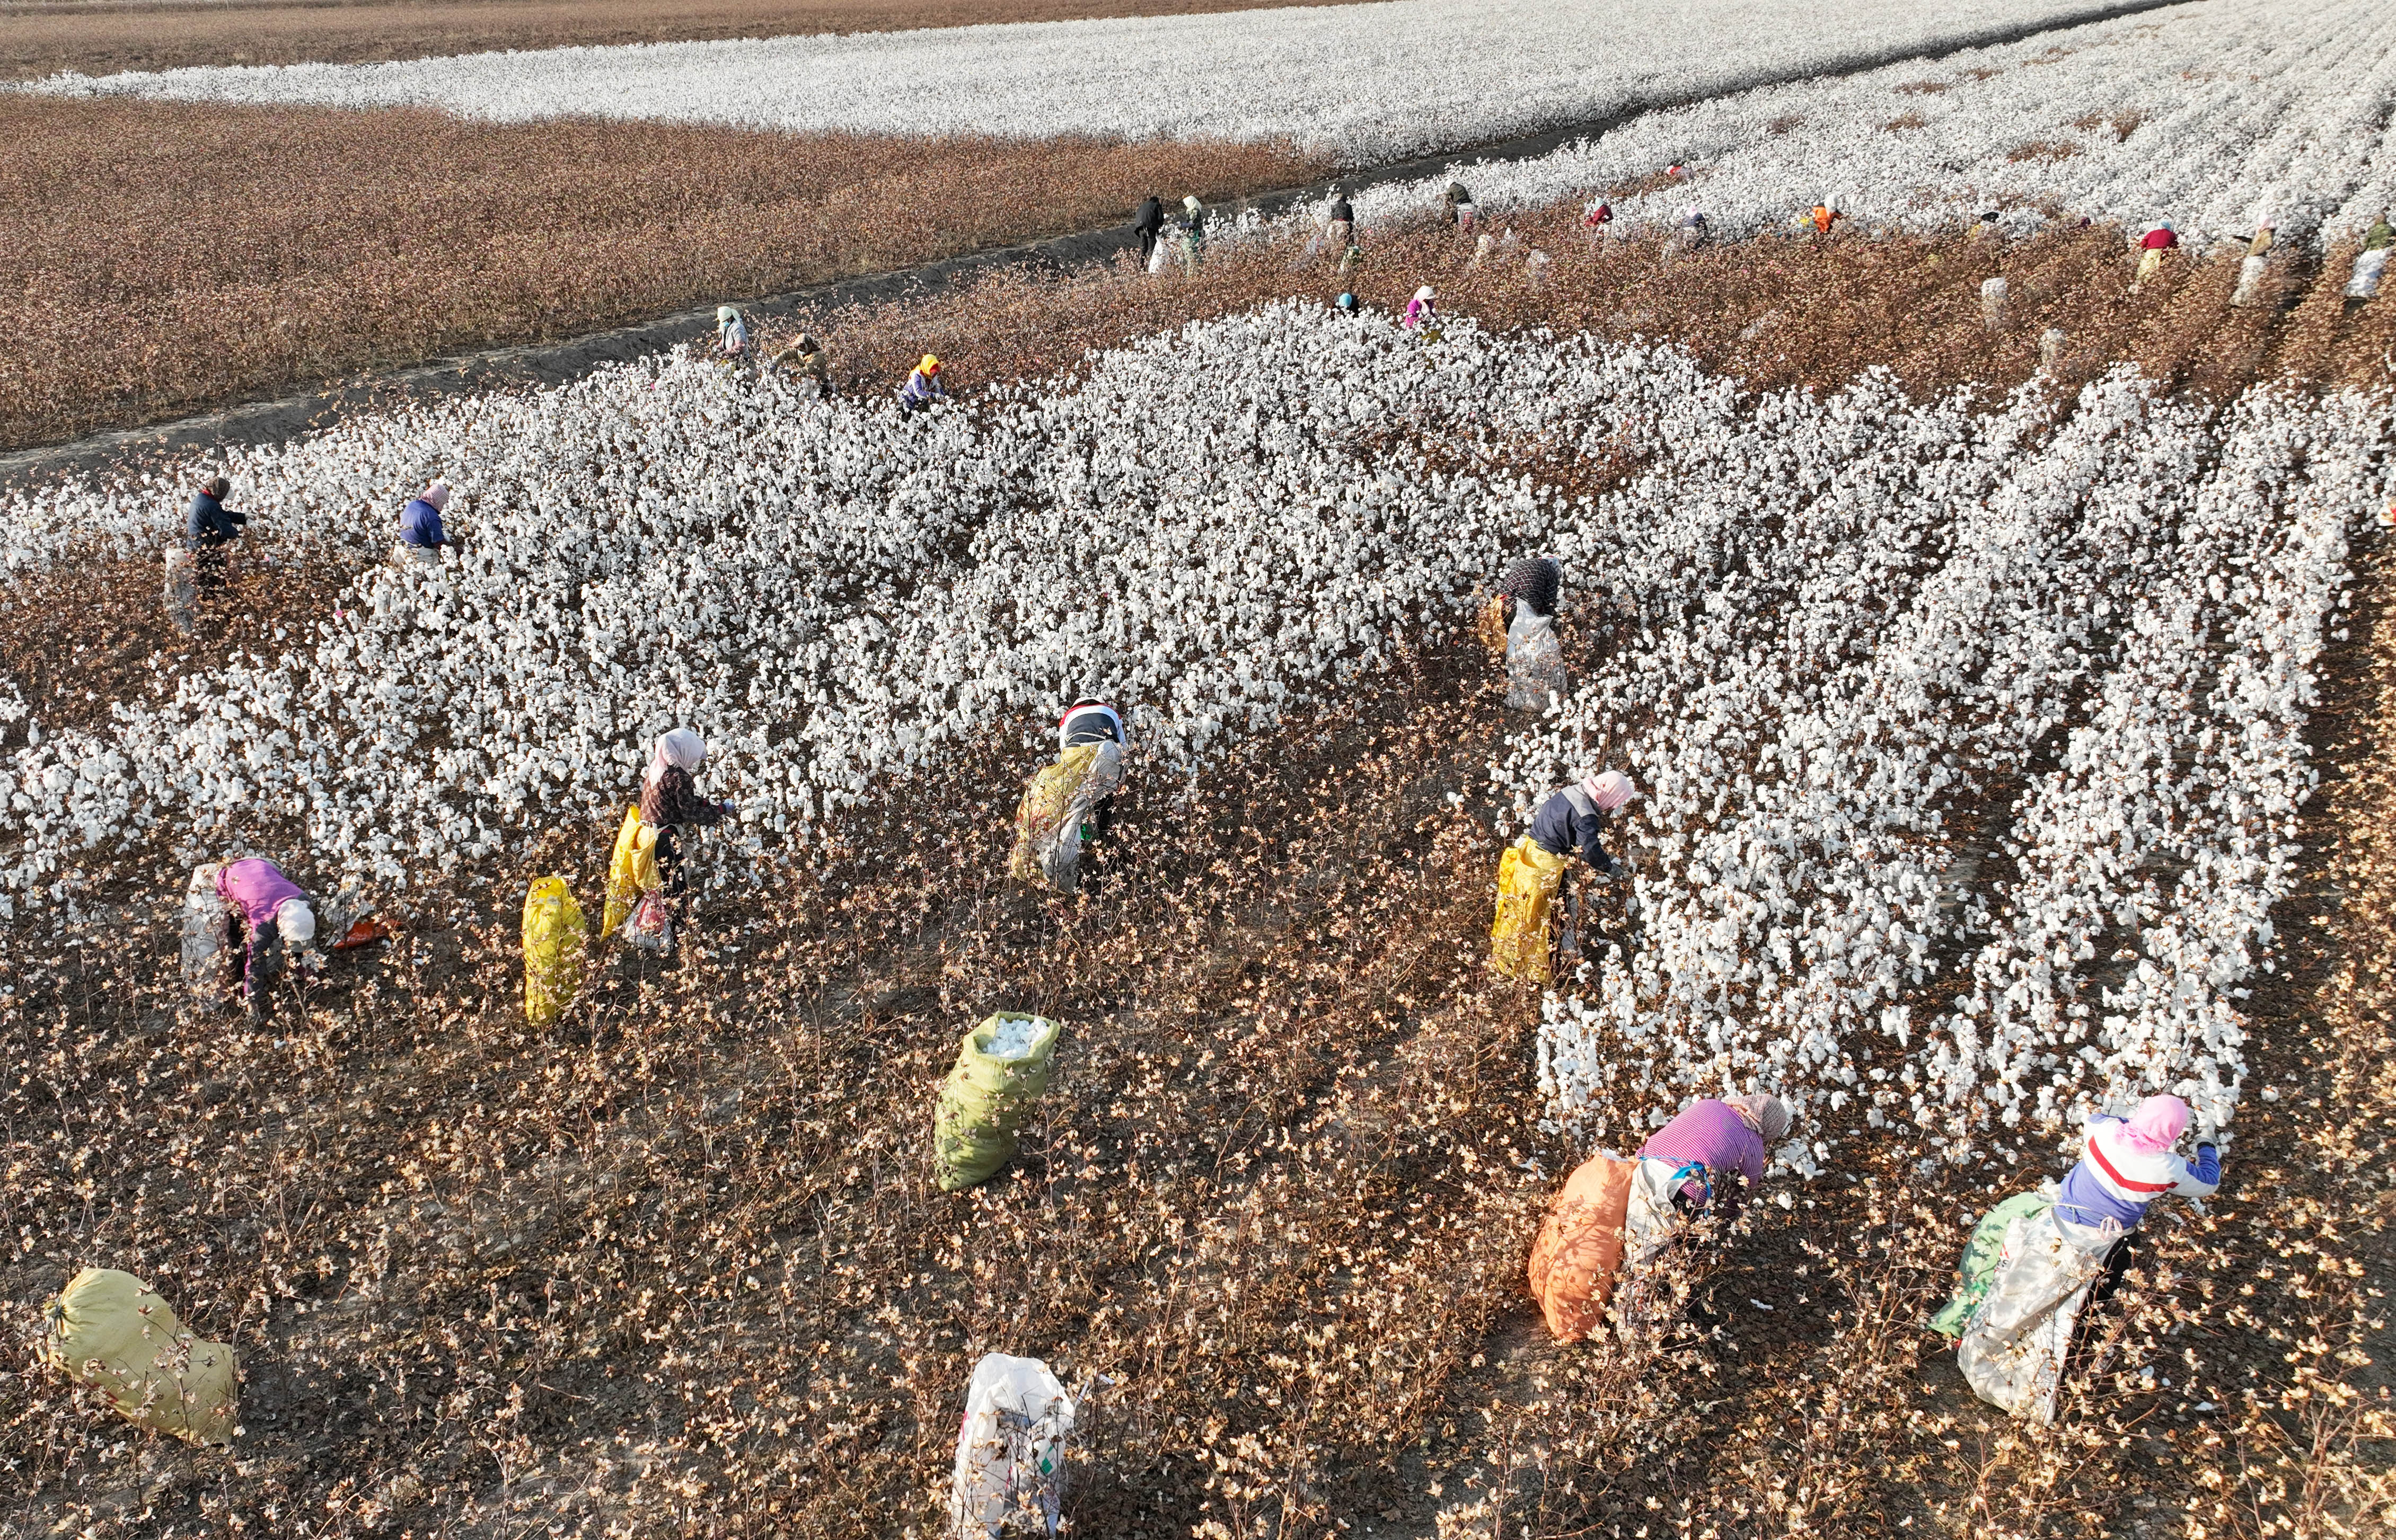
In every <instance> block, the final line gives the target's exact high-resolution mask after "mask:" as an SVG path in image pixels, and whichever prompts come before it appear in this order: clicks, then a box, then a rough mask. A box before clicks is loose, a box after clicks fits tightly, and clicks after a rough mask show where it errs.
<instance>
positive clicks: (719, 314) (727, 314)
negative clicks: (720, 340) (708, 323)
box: [715, 305, 740, 326]
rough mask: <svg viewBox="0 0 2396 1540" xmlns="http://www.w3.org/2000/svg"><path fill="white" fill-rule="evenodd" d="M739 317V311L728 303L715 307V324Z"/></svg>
mask: <svg viewBox="0 0 2396 1540" xmlns="http://www.w3.org/2000/svg"><path fill="white" fill-rule="evenodd" d="M739 319H740V312H739V310H737V309H735V308H734V307H732V306H730V305H718V306H716V307H715V324H716V325H719V326H721V325H726V324H728V323H730V322H734V321H738V320H739Z"/></svg>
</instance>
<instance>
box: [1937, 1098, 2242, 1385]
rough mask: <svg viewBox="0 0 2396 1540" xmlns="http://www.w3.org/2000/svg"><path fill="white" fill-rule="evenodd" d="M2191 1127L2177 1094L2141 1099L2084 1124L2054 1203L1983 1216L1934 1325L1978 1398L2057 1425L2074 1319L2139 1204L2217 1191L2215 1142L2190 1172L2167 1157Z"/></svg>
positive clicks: (2020, 1198) (2025, 1203)
mask: <svg viewBox="0 0 2396 1540" xmlns="http://www.w3.org/2000/svg"><path fill="white" fill-rule="evenodd" d="M2188 1122H2189V1110H2188V1103H2186V1102H2184V1101H2182V1100H2180V1099H2179V1098H2178V1097H2177V1096H2149V1097H2148V1098H2147V1099H2146V1100H2144V1101H2142V1102H2140V1103H2139V1104H2138V1106H2137V1109H2136V1111H2134V1112H2132V1113H2131V1114H2130V1116H2129V1117H2128V1118H2127V1119H2126V1120H2124V1119H2121V1118H2092V1119H2090V1120H2089V1122H2088V1135H2087V1139H2086V1141H2085V1143H2084V1144H2083V1146H2082V1152H2081V1157H2080V1161H2079V1163H2078V1164H2076V1165H2074V1166H2073V1167H2072V1168H2071V1170H2070V1172H2068V1173H2066V1174H2065V1175H2064V1178H2063V1182H2062V1184H2061V1186H2060V1187H2059V1188H2056V1189H2055V1192H2054V1196H2053V1197H2052V1198H2049V1197H2048V1196H2047V1194H2046V1192H2045V1191H2044V1190H2043V1189H2042V1190H2041V1191H2038V1192H2025V1193H2019V1194H2017V1195H2016V1196H2014V1197H2011V1198H2008V1199H2006V1200H2005V1201H2003V1202H2002V1203H1999V1204H1998V1205H1997V1206H1996V1207H1995V1208H1993V1209H1991V1210H1990V1211H1989V1212H1988V1213H1987V1214H1985V1215H1981V1217H1980V1221H1979V1223H1978V1224H1977V1226H1976V1227H1975V1228H1974V1229H1973V1232H1972V1238H1971V1241H1969V1242H1968V1243H1967V1244H1966V1245H1965V1247H1964V1249H1963V1264H1962V1266H1961V1267H1960V1268H1958V1269H1957V1270H1958V1274H1959V1277H1958V1281H1957V1285H1956V1290H1955V1294H1954V1297H1953V1298H1951V1299H1950V1300H1949V1301H1948V1303H1947V1307H1946V1308H1944V1309H1942V1310H1940V1311H1939V1312H1938V1314H1937V1315H1936V1316H1934V1317H1932V1318H1931V1321H1930V1325H1931V1328H1932V1329H1933V1330H1935V1331H1937V1332H1941V1333H1943V1334H1946V1335H1948V1336H1951V1337H1955V1338H1957V1339H1958V1341H1957V1343H1956V1351H1955V1361H1956V1366H1957V1367H1958V1368H1960V1369H1962V1370H1963V1377H1964V1379H1965V1380H1967V1381H1968V1382H1970V1384H1971V1387H1972V1389H1973V1391H1974V1393H1975V1394H1977V1395H1978V1396H1979V1398H1980V1399H1981V1400H1982V1401H1987V1402H1989V1403H1990V1405H1992V1406H2000V1407H2003V1408H2004V1409H2005V1410H2006V1411H2007V1412H2010V1413H2012V1414H2015V1415H2017V1416H2021V1417H2027V1418H2029V1419H2030V1421H2032V1422H2035V1423H2040V1424H2044V1423H2047V1422H2049V1421H2051V1420H2052V1419H2053V1417H2054V1414H2055V1403H2056V1396H2057V1390H2058V1389H2059V1388H2060V1387H2061V1383H2062V1377H2063V1368H2064V1361H2065V1355H2066V1351H2067V1349H2068V1348H2069V1347H2070V1343H2071V1338H2072V1332H2073V1328H2074V1327H2075V1325H2076V1324H2077V1323H2078V1321H2079V1319H2080V1313H2081V1311H2082V1310H2083V1308H2085V1307H2086V1306H2087V1304H2088V1303H2089V1302H2090V1301H2091V1299H2092V1298H2094V1299H2102V1298H2103V1297H2104V1294H2105V1292H2109V1291H2110V1288H2111V1286H2112V1283H2113V1281H2116V1280H2118V1279H2119V1278H2120V1277H2121V1274H2122V1272H2123V1269H2125V1268H2127V1267H2128V1266H2129V1264H2130V1260H2131V1255H2132V1253H2131V1245H2130V1239H2129V1238H2130V1235H2131V1233H2132V1232H2133V1231H2135V1230H2136V1228H2138V1224H2139V1222H2140V1221H2141V1220H2143V1219H2144V1218H2145V1217H2146V1214H2147V1205H2148V1204H2149V1203H2151V1202H2153V1201H2155V1200H2156V1199H2158V1198H2160V1197H2162V1196H2163V1194H2165V1193H2177V1194H2179V1195H2180V1196H2181V1197H2184V1198H2203V1197H2207V1196H2210V1195H2211V1194H2212V1193H2213V1191H2214V1190H2215V1189H2216V1188H2217V1187H2218V1186H2219V1185H2220V1182H2221V1160H2220V1157H2219V1156H2218V1155H2217V1154H2216V1152H2215V1149H2214V1147H2213V1146H2212V1145H2210V1144H2206V1143H2200V1144H2199V1145H2198V1146H2197V1147H2196V1163H2195V1164H2194V1165H2193V1166H2191V1165H2190V1164H2189V1162H2186V1161H2184V1160H2182V1159H2180V1157H2179V1156H2177V1155H2176V1154H2174V1153H2173V1152H2172V1147H2173V1146H2174V1145H2175V1144H2176V1143H2178V1142H2179V1138H2180V1136H2181V1135H2183V1134H2185V1133H2187V1132H2188Z"/></svg>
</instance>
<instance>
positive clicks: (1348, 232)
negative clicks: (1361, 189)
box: [1324, 187, 1356, 255]
mask: <svg viewBox="0 0 2396 1540" xmlns="http://www.w3.org/2000/svg"><path fill="white" fill-rule="evenodd" d="M1330 212H1331V219H1330V220H1329V223H1328V226H1327V228H1326V229H1325V230H1324V234H1326V235H1328V236H1330V238H1331V249H1332V250H1334V251H1337V252H1339V253H1341V254H1342V255H1345V254H1346V252H1347V250H1348V248H1349V247H1350V246H1354V245H1355V244H1356V208H1355V206H1354V205H1352V204H1351V203H1350V202H1349V201H1348V192H1347V189H1345V188H1340V187H1335V188H1333V189H1332V190H1331V210H1330Z"/></svg>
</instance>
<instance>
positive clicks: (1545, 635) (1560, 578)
mask: <svg viewBox="0 0 2396 1540" xmlns="http://www.w3.org/2000/svg"><path fill="white" fill-rule="evenodd" d="M1563 591H1564V567H1563V566H1562V565H1561V564H1559V563H1557V562H1556V561H1555V560H1554V559H1553V558H1552V557H1546V556H1542V557H1537V558H1534V559H1530V560H1525V561H1520V562H1516V563H1515V564H1513V565H1511V566H1510V567H1508V568H1507V569H1506V577H1505V580H1504V581H1503V582H1501V583H1500V584H1499V585H1498V595H1497V597H1496V598H1494V599H1492V600H1491V601H1490V602H1489V608H1488V610H1487V611H1486V612H1485V613H1484V615H1483V617H1482V619H1481V627H1480V631H1481V638H1482V641H1483V642H1484V644H1486V645H1487V646H1488V647H1489V649H1490V651H1492V652H1494V653H1497V654H1498V655H1499V656H1500V657H1503V658H1504V660H1505V663H1506V704H1507V705H1509V706H1512V707H1516V708H1519V709H1521V710H1532V711H1540V710H1547V708H1548V707H1549V705H1550V704H1551V703H1552V700H1553V698H1554V697H1559V696H1561V695H1563V694H1564V647H1563V644H1561V643H1559V642H1558V641H1557V639H1556V599H1557V597H1558V595H1560V594H1561V593H1562V592H1563Z"/></svg>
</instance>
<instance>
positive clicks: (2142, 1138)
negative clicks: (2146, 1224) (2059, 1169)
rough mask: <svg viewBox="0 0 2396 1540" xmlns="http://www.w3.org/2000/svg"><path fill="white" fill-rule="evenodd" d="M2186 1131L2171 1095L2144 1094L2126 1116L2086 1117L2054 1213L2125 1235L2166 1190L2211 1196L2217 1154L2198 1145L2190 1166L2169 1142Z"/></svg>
mask: <svg viewBox="0 0 2396 1540" xmlns="http://www.w3.org/2000/svg"><path fill="white" fill-rule="evenodd" d="M2187 1132H2188V1103H2186V1102H2184V1101H2182V1100H2180V1099H2179V1098H2178V1097H2177V1096H2149V1097H2148V1098H2147V1099H2146V1100H2145V1101H2142V1102H2140V1103H2139V1104H2138V1108H2137V1110H2136V1111H2135V1112H2132V1113H2131V1114H2130V1115H2129V1117H2128V1118H2126V1119H2123V1118H2092V1119H2090V1120H2089V1122H2088V1137H2087V1141H2086V1143H2084V1144H2083V1146H2082V1147H2081V1154H2080V1163H2079V1164H2078V1165H2075V1166H2073V1167H2072V1168H2071V1170H2070V1172H2069V1173H2067V1174H2066V1175H2065V1176H2064V1178H2063V1186H2062V1188H2061V1190H2059V1191H2058V1192H2057V1194H2056V1198H2055V1216H2056V1217H2057V1219H2060V1220H2063V1221H2065V1222H2066V1223H2068V1224H2074V1225H2086V1226H2089V1227H2090V1228H2102V1227H2103V1226H2104V1225H2105V1224H2106V1222H2107V1221H2108V1220H2110V1221H2111V1222H2112V1223H2113V1224H2115V1225H2118V1226H2120V1227H2121V1228H2122V1229H2123V1232H2125V1233H2126V1232H2128V1231H2130V1230H2134V1229H2136V1228H2138V1221H2139V1220H2141V1219H2143V1218H2145V1217H2146V1214H2147V1205H2148V1204H2149V1203H2151V1202H2153V1201H2155V1200H2156V1199H2158V1198H2160V1197H2162V1196H2163V1194H2164V1193H2166V1192H2170V1193H2176V1194H2178V1195H2179V1196H2180V1197H2182V1198H2209V1197H2211V1196H2212V1195H2213V1192H2214V1189H2215V1188H2218V1187H2219V1186H2220V1185H2221V1157H2220V1156H2219V1155H2218V1154H2217V1153H2216V1152H2215V1150H2214V1148H2213V1146H2211V1145H2210V1144H2203V1143H2200V1144H2199V1145H2198V1146H2197V1147H2196V1164H2195V1165H2193V1166H2191V1165H2190V1164H2189V1163H2188V1162H2186V1161H2184V1160H2182V1159H2180V1158H2179V1157H2178V1156H2177V1155H2176V1154H2174V1153H2173V1152H2172V1146H2174V1145H2176V1144H2177V1143H2178V1142H2179V1137H2180V1135H2183V1134H2185V1133H2187Z"/></svg>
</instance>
